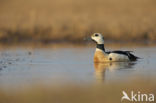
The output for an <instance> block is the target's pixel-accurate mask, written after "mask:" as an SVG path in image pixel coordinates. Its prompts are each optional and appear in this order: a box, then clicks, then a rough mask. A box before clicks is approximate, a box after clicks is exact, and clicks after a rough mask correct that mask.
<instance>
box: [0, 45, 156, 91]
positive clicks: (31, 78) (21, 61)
mask: <svg viewBox="0 0 156 103" xmlns="http://www.w3.org/2000/svg"><path fill="white" fill-rule="evenodd" d="M111 49H112V48H109V50H111ZM120 49H122V50H133V51H135V52H134V54H135V55H137V56H139V57H141V58H142V59H140V60H139V61H137V62H127V63H122V62H119V63H101V64H94V63H93V55H94V51H95V48H90V47H88V48H86V47H80V48H57V49H53V48H34V49H24V48H16V49H14V48H12V49H3V50H1V51H0V86H1V87H9V88H10V87H21V86H26V85H31V84H34V83H39V82H41V83H45V84H57V83H61V84H62V83H63V84H66V83H69V82H70V83H78V84H89V83H97V82H102V83H109V82H124V81H128V80H130V79H134V78H137V77H140V76H141V77H143V78H144V79H145V80H147V81H148V80H151V79H153V78H155V75H156V68H155V66H156V60H155V59H156V55H155V53H156V47H150V48H149V47H137V48H136V47H135V48H120Z"/></svg>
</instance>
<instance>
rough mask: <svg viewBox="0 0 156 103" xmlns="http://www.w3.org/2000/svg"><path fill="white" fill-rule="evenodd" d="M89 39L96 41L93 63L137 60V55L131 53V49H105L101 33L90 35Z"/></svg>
mask: <svg viewBox="0 0 156 103" xmlns="http://www.w3.org/2000/svg"><path fill="white" fill-rule="evenodd" d="M91 40H93V41H94V42H95V43H96V50H95V53H94V63H101V62H129V61H137V60H138V59H139V57H137V56H135V55H134V54H132V52H133V51H121V50H116V51H106V50H105V47H104V36H103V35H102V34H101V33H94V34H92V35H91Z"/></svg>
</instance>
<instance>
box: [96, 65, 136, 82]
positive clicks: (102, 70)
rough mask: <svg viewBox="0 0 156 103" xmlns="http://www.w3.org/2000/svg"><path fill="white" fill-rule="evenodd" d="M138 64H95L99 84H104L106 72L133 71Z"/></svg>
mask: <svg viewBox="0 0 156 103" xmlns="http://www.w3.org/2000/svg"><path fill="white" fill-rule="evenodd" d="M135 64H136V62H106V63H94V69H95V77H96V81H97V82H101V83H102V82H104V80H105V75H106V71H109V72H113V71H115V70H121V69H133V67H134V65H135Z"/></svg>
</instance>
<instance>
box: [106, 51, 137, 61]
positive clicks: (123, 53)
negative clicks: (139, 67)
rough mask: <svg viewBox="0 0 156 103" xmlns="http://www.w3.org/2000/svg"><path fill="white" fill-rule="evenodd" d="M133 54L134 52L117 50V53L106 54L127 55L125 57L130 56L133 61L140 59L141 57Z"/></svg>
mask: <svg viewBox="0 0 156 103" xmlns="http://www.w3.org/2000/svg"><path fill="white" fill-rule="evenodd" d="M131 52H133V51H120V50H117V51H109V52H106V53H107V54H110V53H116V54H119V55H125V56H128V58H129V59H130V60H131V61H136V60H137V59H139V57H137V56H135V55H133V54H132V53H131Z"/></svg>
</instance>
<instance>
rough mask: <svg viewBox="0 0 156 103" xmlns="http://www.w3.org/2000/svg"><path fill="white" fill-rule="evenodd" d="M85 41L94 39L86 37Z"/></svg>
mask: <svg viewBox="0 0 156 103" xmlns="http://www.w3.org/2000/svg"><path fill="white" fill-rule="evenodd" d="M83 40H85V41H91V40H92V38H91V37H85V38H84V39H83Z"/></svg>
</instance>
